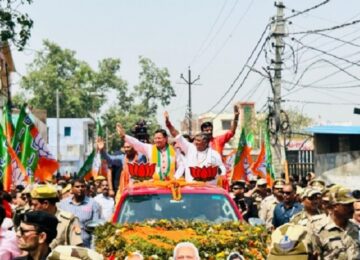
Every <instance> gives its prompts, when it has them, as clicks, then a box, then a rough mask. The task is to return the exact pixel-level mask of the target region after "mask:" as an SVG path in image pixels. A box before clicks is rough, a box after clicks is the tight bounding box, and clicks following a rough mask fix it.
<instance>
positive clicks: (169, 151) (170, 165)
mask: <svg viewBox="0 0 360 260" xmlns="http://www.w3.org/2000/svg"><path fill="white" fill-rule="evenodd" d="M166 157H167V158H166V159H167V168H166V171H165V172H161V152H160V150H159V149H158V148H157V147H156V145H153V146H152V152H151V163H155V164H156V170H155V173H154V176H153V179H154V180H172V179H174V174H175V165H176V158H175V149H174V147H173V146H171V145H167V146H166Z"/></svg>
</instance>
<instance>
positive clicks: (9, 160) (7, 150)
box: [0, 126, 25, 191]
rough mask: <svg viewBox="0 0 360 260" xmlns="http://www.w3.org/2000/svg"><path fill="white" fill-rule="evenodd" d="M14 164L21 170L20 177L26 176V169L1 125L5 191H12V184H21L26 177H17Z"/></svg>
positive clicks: (0, 161) (0, 172) (0, 159)
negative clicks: (14, 172)
mask: <svg viewBox="0 0 360 260" xmlns="http://www.w3.org/2000/svg"><path fill="white" fill-rule="evenodd" d="M13 165H16V166H17V168H18V169H19V171H20V177H21V176H22V177H24V176H25V169H24V167H23V166H22V165H21V162H20V160H19V158H18V157H17V155H16V153H15V151H14V150H13V148H12V147H11V146H10V145H9V143H8V142H7V140H6V136H5V135H4V130H3V129H2V127H1V126H0V178H1V181H2V183H3V186H4V190H5V191H10V187H11V184H13V183H14V184H15V185H17V184H21V183H22V180H24V178H22V179H20V178H15V177H17V176H16V175H14V174H13V170H12V168H13Z"/></svg>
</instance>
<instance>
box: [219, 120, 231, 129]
mask: <svg viewBox="0 0 360 260" xmlns="http://www.w3.org/2000/svg"><path fill="white" fill-rule="evenodd" d="M221 127H222V129H223V130H230V128H231V120H221Z"/></svg>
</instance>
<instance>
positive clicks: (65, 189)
mask: <svg viewBox="0 0 360 260" xmlns="http://www.w3.org/2000/svg"><path fill="white" fill-rule="evenodd" d="M69 191H71V184H68V185H66V187H65V188H63V189H62V191H61V194H65V193H67V192H69Z"/></svg>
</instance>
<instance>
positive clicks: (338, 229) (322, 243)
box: [309, 186, 360, 260]
mask: <svg viewBox="0 0 360 260" xmlns="http://www.w3.org/2000/svg"><path fill="white" fill-rule="evenodd" d="M354 201H356V199H354V198H353V197H352V193H351V191H350V190H349V189H347V188H345V187H342V186H338V187H337V189H336V190H333V194H332V200H331V202H330V205H331V207H330V214H329V215H328V216H325V215H324V217H323V218H322V219H321V220H319V221H317V222H316V225H313V227H312V229H311V230H309V231H310V232H311V233H310V237H311V250H312V254H313V255H314V256H315V257H320V259H325V260H326V259H339V260H342V259H360V243H359V227H357V226H356V225H355V224H354V223H352V222H351V221H349V220H350V219H351V217H352V214H353V212H354V208H353V203H354Z"/></svg>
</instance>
